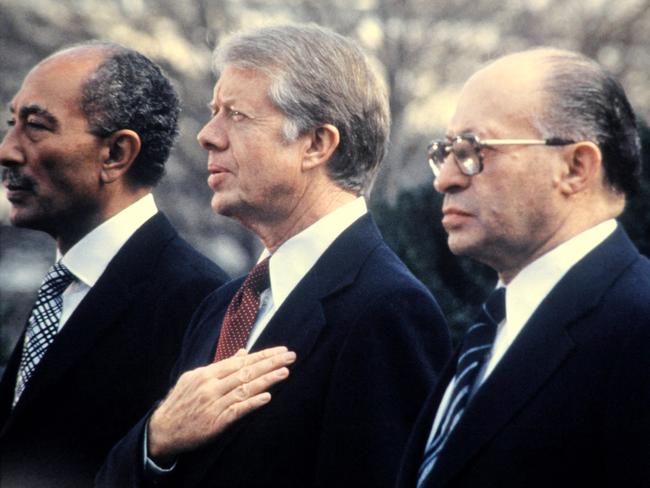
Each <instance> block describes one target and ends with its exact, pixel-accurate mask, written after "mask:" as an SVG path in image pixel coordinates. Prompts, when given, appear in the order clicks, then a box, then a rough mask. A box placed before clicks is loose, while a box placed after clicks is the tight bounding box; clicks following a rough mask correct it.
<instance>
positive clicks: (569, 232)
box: [492, 195, 625, 284]
mask: <svg viewBox="0 0 650 488" xmlns="http://www.w3.org/2000/svg"><path fill="white" fill-rule="evenodd" d="M624 206H625V198H624V197H622V196H618V195H617V196H614V197H612V198H607V199H600V200H597V201H591V202H590V203H589V205H583V206H581V207H577V208H576V207H573V208H572V209H571V210H570V211H569V212H567V213H566V214H565V215H564V219H563V220H561V221H560V222H559V223H558V225H557V226H556V228H555V229H554V231H553V232H552V233H550V235H549V236H548V238H547V239H546V240H544V241H542V242H541V243H538V245H537V246H536V247H535V248H534V249H532V250H529V252H527V253H526V254H525V257H523V258H521V259H520V260H512V259H511V260H510V261H509V262H508V263H503V264H502V265H500V266H498V265H493V266H492V267H493V268H494V269H496V270H497V272H498V274H499V279H500V280H501V281H502V282H503V283H504V284H508V283H510V282H511V281H512V280H513V279H514V278H515V276H517V275H518V274H519V272H521V270H522V269H524V268H525V267H526V266H528V265H529V264H531V263H532V262H534V261H536V260H537V259H539V258H540V257H542V256H543V255H544V254H546V253H548V252H549V251H551V250H553V249H555V248H556V247H558V246H559V245H561V244H563V243H565V242H566V241H568V240H570V239H572V238H573V237H575V236H577V235H578V234H581V233H583V232H584V231H586V230H589V229H591V228H592V227H595V226H597V225H598V224H600V223H602V222H605V221H606V220H609V219H613V218H616V217H618V216H619V215H620V214H621V213H622V211H623V208H624Z"/></svg>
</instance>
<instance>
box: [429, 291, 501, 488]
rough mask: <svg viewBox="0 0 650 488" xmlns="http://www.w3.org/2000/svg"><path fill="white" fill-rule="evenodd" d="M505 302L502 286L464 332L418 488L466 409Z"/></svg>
mask: <svg viewBox="0 0 650 488" xmlns="http://www.w3.org/2000/svg"><path fill="white" fill-rule="evenodd" d="M505 302H506V289H505V288H503V287H501V288H497V289H496V290H494V291H493V292H492V293H491V294H490V296H489V297H488V299H487V301H486V302H485V303H484V304H483V306H482V307H481V313H480V315H479V317H478V322H477V323H476V324H474V325H472V326H471V327H470V328H469V329H468V330H467V332H466V333H465V337H464V338H463V343H462V346H461V349H460V352H459V354H458V362H457V364H456V374H455V375H454V389H453V391H452V394H451V397H450V399H449V402H448V403H447V406H446V409H445V411H444V414H443V415H442V417H441V418H440V423H439V424H438V428H437V430H436V432H435V435H433V432H432V435H431V436H430V437H429V441H428V442H427V446H426V449H425V450H424V459H423V461H422V464H421V465H420V470H419V472H418V484H417V486H418V488H420V487H422V486H423V485H424V482H425V480H426V479H427V476H429V473H431V470H432V469H433V467H434V465H435V464H436V461H437V460H438V456H439V455H440V452H441V451H442V449H443V447H444V446H445V442H446V441H447V438H448V437H449V434H450V433H451V431H452V430H453V429H454V427H455V426H456V424H457V423H458V421H459V420H460V418H461V416H462V415H463V412H464V411H465V407H466V406H467V402H468V401H469V398H470V397H471V394H472V389H473V387H474V383H475V382H476V377H477V375H478V373H479V371H481V369H482V367H483V364H484V363H485V361H486V358H487V357H488V355H489V353H490V350H491V349H492V343H493V342H494V337H495V335H496V331H497V326H498V325H499V323H500V322H501V321H502V320H503V319H504V318H505V315H506V314H505V309H506V303H505Z"/></svg>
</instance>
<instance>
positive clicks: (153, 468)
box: [142, 423, 176, 477]
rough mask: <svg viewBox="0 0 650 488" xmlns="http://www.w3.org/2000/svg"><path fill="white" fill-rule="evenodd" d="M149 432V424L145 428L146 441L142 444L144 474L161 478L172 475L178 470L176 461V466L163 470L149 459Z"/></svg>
mask: <svg viewBox="0 0 650 488" xmlns="http://www.w3.org/2000/svg"><path fill="white" fill-rule="evenodd" d="M148 432H149V423H147V425H146V426H145V428H144V436H143V437H144V439H143V442H142V454H143V459H144V472H145V474H146V475H147V476H152V477H160V476H166V475H169V474H171V473H172V472H173V471H174V468H176V461H174V464H172V465H171V466H170V467H168V468H163V467H161V466H158V465H157V464H156V463H155V462H154V461H153V459H151V458H150V457H149V450H148V449H147V446H148V437H147V435H148Z"/></svg>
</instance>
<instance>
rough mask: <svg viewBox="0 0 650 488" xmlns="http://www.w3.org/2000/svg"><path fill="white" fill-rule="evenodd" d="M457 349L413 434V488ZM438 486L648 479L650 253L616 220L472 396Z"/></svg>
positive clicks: (434, 479) (639, 482) (408, 482)
mask: <svg viewBox="0 0 650 488" xmlns="http://www.w3.org/2000/svg"><path fill="white" fill-rule="evenodd" d="M454 364H455V359H452V360H451V361H450V363H449V365H448V367H447V368H445V372H444V373H443V376H442V378H441V380H440V383H439V385H438V387H437V388H436V389H435V391H434V392H433V394H432V395H431V396H430V397H429V399H428V400H427V402H426V406H425V408H424V410H423V412H422V413H421V415H420V417H419V419H418V423H417V425H416V427H415V429H414V431H413V434H412V436H411V438H410V440H409V446H408V449H407V451H406V454H405V458H404V463H403V466H402V470H401V473H400V480H399V483H398V486H400V487H415V485H416V479H417V471H418V468H419V465H420V462H421V460H422V455H423V452H424V446H425V443H426V439H427V436H428V435H429V432H430V429H431V424H432V422H433V417H434V415H435V411H436V408H437V405H438V403H439V402H440V399H441V397H442V394H443V393H444V390H445V388H446V387H447V384H448V383H449V381H450V380H451V377H452V376H453V369H454V368H453V365H454ZM428 481H429V482H428V483H427V484H426V486H427V488H433V487H450V488H451V487H454V488H455V487H473V488H474V487H504V488H507V487H527V488H531V487H545V488H548V487H583V486H588V487H593V486H610V487H626V488H627V487H636V486H639V487H641V486H643V487H648V486H650V262H649V261H648V259H646V258H645V257H643V256H641V255H639V253H638V252H637V250H636V249H635V248H634V246H633V245H632V243H631V242H630V241H629V239H628V238H627V236H626V235H625V233H624V231H623V230H621V229H617V230H616V231H615V233H614V234H613V235H611V236H610V237H609V238H607V239H606V240H605V241H604V242H603V243H602V244H601V245H600V246H598V247H597V248H596V249H594V250H593V251H592V252H591V253H589V254H588V255H587V256H586V257H584V258H583V259H582V260H581V261H580V262H578V263H577V264H576V265H574V267H573V268H572V269H571V270H570V271H569V272H568V273H567V274H566V275H565V276H564V277H563V278H562V279H561V280H560V282H559V283H558V284H557V285H556V286H555V287H554V288H553V290H552V291H551V292H550V294H549V295H548V296H547V297H546V299H545V300H544V301H543V302H542V303H541V304H540V306H539V308H538V309H537V310H536V311H535V313H534V314H533V316H532V317H531V318H530V320H529V321H528V323H527V324H526V325H525V327H524V328H523V329H522V331H521V333H520V335H519V336H518V337H517V339H516V340H515V342H514V343H513V344H512V346H511V347H510V349H509V350H508V351H507V353H506V354H505V356H504V357H503V358H502V360H501V362H500V363H499V364H498V365H497V367H496V368H495V370H494V371H493V372H492V374H491V375H490V376H489V377H488V378H487V379H486V381H485V383H484V384H483V385H482V386H481V387H480V388H479V390H478V391H477V393H476V395H475V397H474V398H473V399H472V402H471V403H470V404H469V405H468V407H467V410H466V411H465V413H464V415H463V417H462V418H461V420H460V422H459V423H458V425H457V426H456V428H455V430H454V431H453V432H452V433H451V435H450V437H449V439H448V441H447V445H446V446H445V448H444V450H443V452H442V453H441V454H440V457H439V459H438V462H437V464H436V466H435V467H434V469H433V471H432V472H431V474H430V476H429V478H428Z"/></svg>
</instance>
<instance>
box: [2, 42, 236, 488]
mask: <svg viewBox="0 0 650 488" xmlns="http://www.w3.org/2000/svg"><path fill="white" fill-rule="evenodd" d="M10 111H11V116H10V117H11V118H10V120H9V122H8V128H7V131H6V133H5V135H4V138H3V140H2V143H1V144H0V164H1V165H2V167H3V171H4V175H3V184H4V186H5V187H6V190H7V198H8V199H9V202H10V203H11V213H10V218H11V222H12V223H13V224H14V225H15V226H18V227H25V228H29V229H35V230H40V231H43V232H46V233H48V234H49V235H50V236H52V238H54V239H55V240H56V246H57V263H56V264H55V266H53V268H52V269H51V270H50V273H48V277H47V278H46V280H45V282H44V284H43V285H42V286H41V289H40V290H39V295H38V298H37V301H36V304H35V306H34V309H33V311H32V313H31V316H30V318H29V320H28V321H27V324H26V330H25V332H24V333H23V335H22V336H21V337H20V339H19V341H18V344H17V346H16V348H15V350H14V351H13V354H12V356H11V358H10V360H9V363H8V365H7V368H6V371H5V373H4V376H3V377H2V382H1V383H0V486H2V487H3V488H12V487H44V486H48V487H49V486H52V487H68V486H70V487H79V486H90V485H91V484H92V480H93V478H94V475H95V472H96V471H97V469H98V467H99V466H100V464H101V461H102V460H103V458H104V457H105V455H106V453H107V452H108V450H109V449H110V447H111V446H112V445H113V444H114V443H115V441H116V440H117V439H118V438H119V437H121V436H122V435H123V434H124V433H125V432H126V431H127V430H128V428H129V427H130V426H131V425H132V424H133V423H134V422H135V421H137V419H138V418H139V417H140V416H142V415H143V414H144V413H145V412H146V411H147V409H148V408H149V407H150V405H151V404H152V402H153V401H154V400H155V399H156V398H158V397H159V396H160V395H161V394H162V393H164V391H165V385H166V384H167V381H168V375H169V371H170V369H171V366H172V364H173V362H174V361H175V359H176V357H177V354H178V351H179V348H180V343H181V340H182V337H183V334H184V331H185V327H186V325H187V323H188V322H189V320H190V317H191V315H192V313H193V312H194V309H195V308H196V307H197V305H198V304H199V302H200V301H201V300H202V299H203V298H204V297H205V296H206V295H207V294H208V293H209V292H211V291H212V290H214V289H215V288H217V287H218V286H220V285H221V284H222V283H223V282H224V281H225V280H226V278H227V277H226V275H225V273H224V272H223V271H222V270H221V269H220V268H218V267H217V266H216V265H215V264H213V263H212V262H211V261H209V260H208V259H207V258H205V257H204V256H202V255H201V254H199V253H198V252H197V251H195V250H194V249H193V248H192V247H190V246H189V245H188V244H187V243H186V242H185V241H184V240H183V239H181V238H180V237H179V236H178V234H177V233H176V231H175V230H174V228H173V227H172V226H171V224H170V223H169V221H168V220H167V218H166V217H165V216H164V215H163V214H162V213H160V212H158V210H157V208H156V204H155V203H154V200H153V197H152V195H151V191H152V188H153V187H154V186H155V184H156V183H157V182H158V181H159V180H160V178H161V177H162V174H163V171H164V164H165V161H166V160H167V157H168V155H169V151H170V149H171V146H172V143H173V140H174V138H175V136H176V133H177V116H178V99H177V96H176V93H175V91H174V89H173V87H172V86H171V84H170V82H169V81H168V80H167V78H166V77H165V76H164V75H163V73H162V72H161V71H160V69H159V68H158V67H157V66H156V65H155V64H154V63H153V62H151V61H150V60H149V59H147V58H146V57H144V56H143V55H141V54H139V53H137V52H135V51H133V50H130V49H127V48H124V47H122V46H118V45H114V44H107V43H88V44H85V45H79V46H76V47H73V48H70V49H66V50H63V51H60V52H57V53H55V54H53V55H52V56H50V57H48V58H47V59H45V60H43V61H42V62H40V63H39V64H38V65H37V66H36V67H34V68H33V69H32V70H31V71H30V72H29V73H28V75H27V76H26V78H25V80H24V81H23V84H22V86H21V87H20V90H19V91H18V93H17V94H16V95H15V96H14V98H13V100H12V101H11V104H10Z"/></svg>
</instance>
